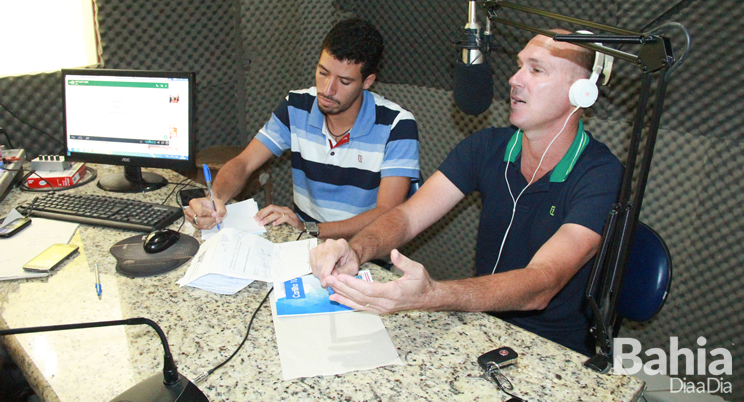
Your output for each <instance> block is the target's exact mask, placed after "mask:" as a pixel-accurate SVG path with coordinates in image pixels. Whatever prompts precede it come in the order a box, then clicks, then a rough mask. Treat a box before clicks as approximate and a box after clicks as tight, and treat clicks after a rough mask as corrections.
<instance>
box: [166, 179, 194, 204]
mask: <svg viewBox="0 0 744 402" xmlns="http://www.w3.org/2000/svg"><path fill="white" fill-rule="evenodd" d="M192 181H193V180H191V179H189V178H188V177H187V178H185V179H183V180H181V181H180V182H178V183H170V182H168V184H175V186H173V190H171V192H170V193H168V195H167V196H165V199H164V200H163V201H162V202H161V204H163V205H165V203H166V202H168V198H170V197H171V196H172V195H173V193H175V192H176V190H178V186H181V189H184V188H186V187H188V186H189V185H191V182H192ZM184 182H186V184H184ZM176 202H177V203H178V205H181V200H179V199H176ZM181 209H183V205H181Z"/></svg>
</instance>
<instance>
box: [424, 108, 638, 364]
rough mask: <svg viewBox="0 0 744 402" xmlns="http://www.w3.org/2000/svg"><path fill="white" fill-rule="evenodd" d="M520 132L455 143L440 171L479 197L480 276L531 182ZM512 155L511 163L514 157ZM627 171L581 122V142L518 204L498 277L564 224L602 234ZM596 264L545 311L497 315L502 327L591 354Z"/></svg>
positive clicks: (524, 261) (492, 131)
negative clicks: (589, 299) (591, 286)
mask: <svg viewBox="0 0 744 402" xmlns="http://www.w3.org/2000/svg"><path fill="white" fill-rule="evenodd" d="M521 141H522V133H521V131H518V130H516V129H515V128H513V127H511V128H494V127H491V128H487V129H484V130H481V131H478V132H476V133H474V134H472V135H471V136H469V137H468V138H467V139H465V140H463V141H462V142H461V143H460V144H458V145H457V146H456V147H455V148H454V149H453V150H452V151H451V152H450V154H449V155H448V156H447V158H446V159H445V160H444V162H442V164H441V166H440V167H439V170H440V171H441V172H442V173H443V174H444V175H445V176H446V177H447V178H448V179H449V180H450V181H451V182H452V183H453V184H454V185H455V186H457V188H458V189H460V191H462V192H463V193H464V194H465V195H468V194H470V193H472V192H474V191H478V192H480V196H481V201H482V204H483V207H482V210H481V216H480V221H479V225H478V243H477V249H476V261H475V263H476V271H477V274H478V275H479V276H481V275H490V274H491V272H492V271H493V268H494V264H495V263H496V259H497V257H498V252H499V248H500V246H501V242H502V239H503V237H504V233H505V232H506V228H507V227H508V225H509V220H510V219H511V214H512V208H513V205H514V204H513V201H512V196H511V195H510V193H509V189H508V187H507V185H506V182H505V180H504V168H505V167H507V166H508V169H507V178H508V180H509V185H510V186H511V192H512V193H513V196H514V198H516V197H517V196H518V195H519V193H520V192H521V191H522V189H523V188H524V187H525V186H526V185H527V183H528V180H527V179H526V178H525V177H524V176H523V175H522V173H521V172H520V165H521V149H522V147H521ZM510 150H511V157H510V155H509V151H510ZM622 171H623V167H622V165H621V163H620V161H619V160H618V159H617V158H616V157H615V156H614V155H613V154H612V152H610V150H609V149H608V148H607V146H605V145H604V144H602V143H601V142H599V141H597V140H596V139H594V138H593V137H592V136H591V134H590V133H588V132H586V131H584V129H583V123H582V122H580V123H579V128H578V131H577V135H576V138H575V140H574V142H573V144H572V145H571V147H570V148H569V150H568V152H566V155H565V156H564V157H563V159H562V160H561V161H560V162H559V163H558V165H556V167H555V168H554V169H553V171H551V172H550V173H549V174H546V175H544V176H543V177H542V178H540V180H538V181H536V182H535V183H533V184H532V185H531V186H530V187H529V188H528V189H527V190H526V191H525V192H524V194H522V196H521V198H520V199H519V201H518V203H517V208H516V214H515V217H514V223H513V224H512V227H511V229H510V230H509V235H508V236H507V239H506V243H505V244H504V250H503V252H502V256H501V260H500V261H499V265H498V267H497V269H496V272H505V271H510V270H513V269H519V268H524V267H526V266H527V265H528V264H529V262H530V260H531V259H532V257H533V256H534V255H535V253H536V252H537V250H538V249H539V248H540V247H542V245H543V244H545V242H547V241H548V239H549V238H550V237H551V236H553V235H554V234H555V233H556V232H557V231H558V229H559V228H560V227H561V225H563V224H566V223H575V224H578V225H581V226H584V227H587V228H589V229H591V230H593V231H595V232H596V233H598V234H600V235H601V234H602V231H603V229H604V224H605V220H606V219H607V216H608V214H609V212H610V209H611V207H612V204H613V203H614V202H615V201H616V199H617V194H618V190H619V188H620V182H621V180H622ZM593 263H594V261H593V259H592V260H591V261H589V262H588V263H587V264H586V265H585V266H584V267H582V268H581V270H580V271H579V272H578V273H577V274H576V275H575V276H574V278H572V279H571V280H570V281H569V282H568V284H566V286H565V287H564V288H563V289H562V290H561V291H560V292H559V293H558V294H557V295H556V296H555V297H554V298H553V300H551V301H550V303H549V304H548V306H547V308H545V309H544V310H540V311H528V312H507V313H498V314H496V315H497V316H499V317H501V318H503V319H504V320H506V321H508V322H511V323H513V324H516V325H518V326H520V327H522V328H525V329H527V330H529V331H531V332H534V333H536V334H538V335H541V336H543V337H545V338H548V339H550V340H553V341H555V342H557V343H560V344H562V345H564V346H567V347H569V348H571V349H573V350H576V351H578V352H580V353H584V354H587V355H589V354H593V353H594V350H593V345H592V342H591V340H590V337H589V327H590V317H591V315H590V314H591V312H590V310H589V308H588V303H586V300H585V297H584V293H585V291H586V285H587V282H588V279H589V275H590V273H591V269H592V265H593Z"/></svg>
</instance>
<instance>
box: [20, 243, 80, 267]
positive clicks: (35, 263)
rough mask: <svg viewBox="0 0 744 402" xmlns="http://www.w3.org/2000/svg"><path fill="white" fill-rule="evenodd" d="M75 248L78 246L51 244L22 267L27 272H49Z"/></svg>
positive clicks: (75, 249)
mask: <svg viewBox="0 0 744 402" xmlns="http://www.w3.org/2000/svg"><path fill="white" fill-rule="evenodd" d="M77 249H78V246H75V245H72V244H64V243H57V244H52V246H51V247H49V248H48V249H46V250H44V251H42V252H41V254H39V255H37V256H36V257H34V258H33V259H32V260H31V261H29V262H27V263H25V264H23V269H24V270H26V271H29V272H36V273H49V271H51V270H52V269H54V268H55V267H56V266H57V265H59V264H60V263H61V262H62V261H64V260H65V259H66V258H67V257H69V256H70V255H71V254H72V253H74V252H75V251H77Z"/></svg>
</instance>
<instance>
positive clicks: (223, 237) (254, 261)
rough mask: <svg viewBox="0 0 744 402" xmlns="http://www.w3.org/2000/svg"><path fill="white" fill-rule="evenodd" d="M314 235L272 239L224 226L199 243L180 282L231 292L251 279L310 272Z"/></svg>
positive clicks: (267, 279)
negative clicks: (279, 240) (280, 240)
mask: <svg viewBox="0 0 744 402" xmlns="http://www.w3.org/2000/svg"><path fill="white" fill-rule="evenodd" d="M317 244H318V240H317V239H314V238H313V239H306V240H300V241H294V242H288V243H272V242H271V241H269V240H266V239H264V238H262V237H261V236H258V235H255V234H252V233H245V232H241V231H239V230H236V229H230V228H223V229H222V230H220V231H219V233H218V234H216V235H214V236H212V237H210V238H209V240H207V241H205V242H204V243H202V245H201V246H200V247H199V251H198V252H197V253H196V256H194V258H193V259H192V260H191V265H190V266H189V269H188V270H187V271H186V274H185V275H184V277H183V278H181V279H180V280H178V282H177V283H178V284H179V285H181V286H192V287H198V288H201V289H204V290H209V291H213V292H217V293H222V294H233V293H235V292H237V291H239V290H240V289H242V288H244V287H245V286H248V285H249V284H250V283H251V282H252V281H253V280H259V281H264V282H274V281H285V280H289V279H292V278H297V277H298V276H302V275H305V274H307V273H310V272H311V269H310V250H311V249H312V248H314V247H315V246H316V245H317Z"/></svg>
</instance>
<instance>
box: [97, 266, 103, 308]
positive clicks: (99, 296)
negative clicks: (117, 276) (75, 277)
mask: <svg viewBox="0 0 744 402" xmlns="http://www.w3.org/2000/svg"><path fill="white" fill-rule="evenodd" d="M96 293H97V294H98V300H101V293H103V290H102V289H101V276H100V275H99V274H98V263H96Z"/></svg>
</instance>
